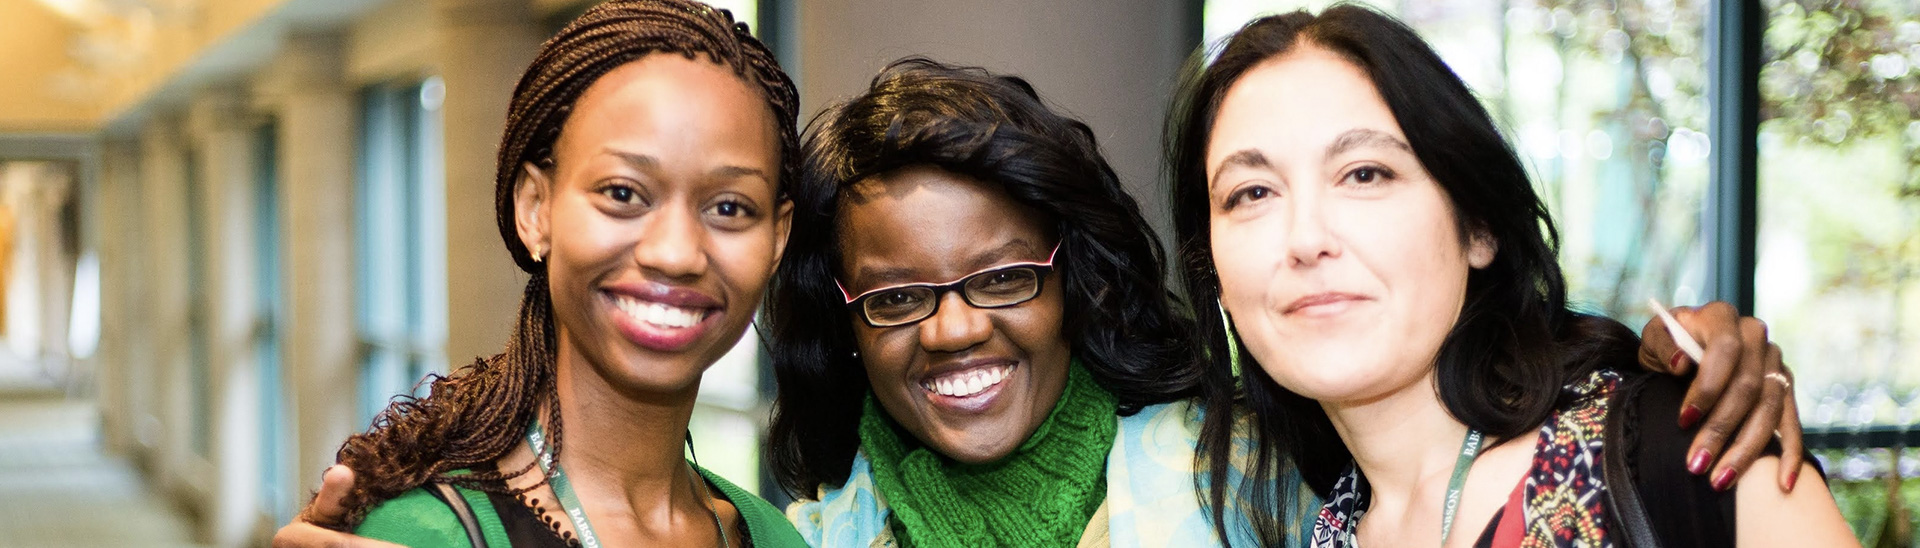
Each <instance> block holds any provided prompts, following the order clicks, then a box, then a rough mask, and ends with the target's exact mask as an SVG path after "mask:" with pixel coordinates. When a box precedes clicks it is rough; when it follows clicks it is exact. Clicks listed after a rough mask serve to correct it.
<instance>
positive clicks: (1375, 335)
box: [1170, 6, 1854, 546]
mask: <svg viewBox="0 0 1920 548" xmlns="http://www.w3.org/2000/svg"><path fill="white" fill-rule="evenodd" d="M1182 98H1183V102H1182V104H1181V106H1180V108H1178V109H1177V111H1176V112H1175V113H1174V114H1173V116H1175V118H1174V119H1175V122H1174V124H1175V127H1174V129H1175V131H1174V132H1173V137H1172V140H1171V142H1170V151H1171V155H1172V161H1171V168H1172V170H1173V174H1174V176H1173V178H1172V185H1173V198H1174V213H1175V225H1176V228H1177V230H1178V239H1179V242H1180V246H1181V252H1182V255H1183V257H1184V258H1185V259H1186V266H1187V268H1186V269H1185V271H1184V274H1185V276H1186V282H1187V289H1188V291H1189V294H1190V295H1191V296H1192V297H1193V299H1194V304H1195V306H1196V308H1197V309H1198V311H1197V316H1198V317H1199V318H1201V319H1202V321H1203V322H1204V323H1205V324H1206V326H1205V328H1204V336H1205V337H1206V339H1207V344H1206V348H1207V349H1208V350H1210V353H1211V355H1212V356H1213V357H1214V358H1215V360H1216V362H1218V363H1217V364H1216V366H1217V367H1220V368H1227V367H1235V366H1237V367H1238V368H1239V370H1240V372H1241V377H1240V380H1241V382H1242V384H1243V385H1244V387H1245V393H1244V399H1243V400H1242V401H1240V402H1237V403H1238V404H1240V405H1243V406H1244V407H1245V408H1247V409H1248V410H1249V411H1250V412H1251V414H1252V416H1253V422H1254V424H1255V428H1254V430H1255V432H1256V433H1257V435H1256V438H1257V439H1258V440H1259V441H1258V446H1259V447H1261V450H1260V451H1259V452H1261V453H1266V452H1269V451H1283V452H1285V454H1286V455H1287V456H1288V457H1290V459H1289V460H1290V461H1291V462H1292V463H1294V464H1296V465H1297V468H1298V471H1299V473H1300V475H1301V476H1302V477H1303V478H1304V480H1305V483H1306V484H1307V485H1309V486H1311V488H1312V490H1313V492H1314V493H1315V494H1317V495H1318V496H1319V497H1321V498H1323V499H1324V504H1323V505H1322V506H1321V507H1320V508H1319V510H1318V512H1317V513H1316V514H1314V515H1312V516H1258V517H1257V518H1258V519H1260V520H1265V523H1264V524H1263V525H1262V527H1263V528H1264V529H1268V530H1270V529H1273V528H1276V527H1284V526H1288V525H1292V524H1297V523H1301V522H1304V521H1306V520H1309V519H1310V520H1312V523H1313V539H1312V545H1314V546H1355V545H1358V544H1359V543H1361V542H1365V543H1366V544H1369V545H1388V546H1406V545H1425V546H1432V545H1434V544H1435V543H1436V541H1437V542H1438V543H1439V544H1441V545H1444V546H1520V545H1527V546H1542V545H1545V546H1554V545H1562V546H1596V545H1612V544H1633V545H1659V544H1667V545H1683V546H1706V545H1732V544H1736V543H1737V544H1739V545H1743V546H1747V545H1792V546H1838V545H1845V544H1850V543H1853V542H1854V541H1853V537H1852V535H1851V534H1849V533H1848V531H1847V529H1846V526H1845V522H1844V521H1843V520H1842V519H1841V518H1840V515H1839V513H1838V510H1837V509H1836V508H1835V506H1834V502H1833V500H1832V498H1831V495H1830V494H1828V493H1827V491H1826V489H1825V485H1824V484H1823V483H1821V482H1818V481H1816V482H1811V483H1799V484H1798V488H1797V489H1795V488H1793V487H1794V484H1795V480H1796V479H1797V477H1798V476H1799V474H1800V473H1801V472H1802V471H1803V470H1808V471H1810V470H1812V468H1811V466H1810V465H1809V466H1805V467H1803V466H1801V465H1799V464H1797V462H1796V461H1795V460H1794V459H1791V458H1780V457H1781V453H1782V450H1781V448H1780V447H1778V446H1773V447H1771V448H1770V450H1769V452H1768V454H1767V456H1764V457H1761V458H1759V459H1758V460H1757V461H1752V464H1751V468H1746V469H1741V468H1739V467H1740V466H1745V465H1744V464H1741V463H1740V462H1739V461H1738V460H1734V461H1731V462H1724V463H1723V464H1722V465H1721V466H1720V467H1719V468H1718V469H1716V470H1714V471H1713V473H1712V474H1711V475H1703V473H1705V472H1707V469H1708V467H1709V464H1711V463H1712V462H1713V460H1714V459H1713V454H1712V448H1706V449H1699V448H1695V449H1692V450H1690V449H1689V448H1688V439H1689V438H1690V437H1691V435H1690V434H1688V433H1686V432H1685V431H1684V430H1683V429H1682V427H1680V426H1676V425H1675V424H1674V422H1673V421H1672V420H1671V417H1673V416H1674V414H1676V413H1680V409H1681V407H1682V401H1683V395H1684V393H1685V391H1686V388H1685V387H1683V386H1680V385H1679V384H1678V383H1677V382H1674V381H1673V380H1672V379H1669V378H1664V377H1662V378H1648V377H1647V376H1645V375H1643V374H1637V373H1635V372H1634V371H1633V369H1635V366H1634V362H1635V361H1636V356H1635V349H1636V347H1637V346H1639V345H1640V343H1639V341H1637V340H1636V339H1635V337H1634V336H1633V333H1632V332H1631V331H1629V330H1628V329H1626V328H1625V327H1624V326H1621V325H1619V324H1618V323H1616V322H1614V321H1612V320H1609V319H1606V318H1602V317H1597V316H1591V315H1586V314H1581V313H1578V312H1575V311H1573V310H1572V309H1571V308H1570V307H1569V306H1568V303H1567V300H1566V284H1565V281H1564V279H1563V278H1562V276H1561V273H1560V270H1559V267H1558V265H1557V262H1556V258H1557V257H1556V252H1557V249H1556V244H1557V233H1556V232H1555V229H1554V225H1553V221H1552V219H1551V218H1550V217H1549V216H1548V215H1547V212H1546V209H1545V207H1544V206H1543V205H1542V203H1541V201H1540V199H1539V197H1538V196H1537V195H1536V194H1535V193H1534V191H1533V186H1532V184H1531V183H1530V181H1529V180H1528V178H1527V176H1526V173H1525V171H1524V170H1523V169H1522V167H1521V164H1520V161H1519V159H1518V157H1517V156H1516V155H1515V153H1514V151H1513V149H1512V148H1511V147H1510V146H1509V145H1508V144H1507V143H1506V141H1505V140H1504V139H1503V138H1502V137H1501V136H1500V134H1499V132H1498V130H1497V129H1496V127H1495V126H1494V124H1493V123H1492V121H1491V118H1490V117H1489V116H1488V115H1487V113H1486V111H1485V110H1484V109H1483V108H1482V107H1481V106H1480V105H1479V103H1478V102H1477V101H1476V100H1475V99H1474V97H1473V96H1472V94H1471V93H1469V92H1468V91H1467V89H1466V87H1465V85H1463V84H1462V83H1461V82H1460V80H1459V78H1458V77H1457V76H1455V75H1454V74H1453V73H1452V72H1451V71H1449V70H1448V69H1447V66H1446V65H1445V64H1444V63H1443V62H1441V60H1440V58H1439V57H1438V56H1437V55H1436V54H1434V53H1433V51H1432V50H1431V49H1430V48H1429V47H1428V46H1427V45H1426V44H1425V43H1424V42H1423V41H1422V40H1421V39H1420V38H1419V36H1418V35H1416V34H1415V33H1414V32H1413V31H1412V30H1411V29H1408V28H1407V27H1406V26H1404V25H1402V24H1400V23H1399V22H1397V21H1394V20H1392V19H1391V18H1389V17H1387V16H1384V15H1381V14H1379V13H1376V12H1373V11H1371V10H1368V9H1366V8H1361V7H1355V6H1338V7H1334V8H1332V9H1329V10H1327V11H1325V12H1324V13H1322V14H1320V15H1318V16H1315V15H1310V14H1307V13H1305V12H1296V13H1291V14H1286V15H1280V16H1273V17H1268V18H1263V19H1260V20H1256V21H1254V22H1252V23H1249V24H1248V25H1247V26H1245V27H1244V28H1242V29H1241V30H1240V31H1239V32H1237V33H1236V34H1234V35H1233V36H1232V37H1230V38H1229V39H1228V40H1227V41H1226V43H1225V45H1224V46H1223V49H1222V50H1221V51H1220V55H1219V58H1218V60H1217V61H1215V62H1213V63H1212V64H1211V65H1210V66H1208V67H1207V68H1206V69H1205V71H1203V72H1200V73H1198V74H1197V76H1196V77H1195V79H1194V80H1193V81H1192V82H1190V83H1189V84H1188V86H1187V87H1186V88H1185V89H1184V90H1183V95H1182ZM1742 328H1743V329H1744V330H1746V331H1748V332H1749V333H1750V334H1751V333H1755V332H1761V331H1763V330H1764V328H1763V327H1762V326H1760V324H1758V322H1757V321H1746V322H1743V324H1742ZM1242 349H1244V352H1243V351H1242ZM1767 350H1768V351H1769V352H1772V353H1774V354H1775V355H1776V356H1777V352H1778V350H1777V348H1767ZM1236 357H1237V358H1238V359H1237V360H1234V358H1236ZM1229 361H1233V362H1234V363H1231V364H1230V363H1227V362H1229ZM1768 361H1769V362H1770V363H1772V362H1777V357H1772V358H1770V359H1769V360H1768ZM1764 378H1765V381H1764V382H1765V384H1764V387H1765V390H1766V392H1767V393H1768V394H1769V396H1768V398H1763V399H1775V398H1778V397H1780V395H1781V394H1785V393H1787V392H1788V388H1789V385H1790V382H1791V379H1790V378H1789V377H1787V376H1785V375H1784V373H1780V372H1775V373H1773V374H1769V375H1766V376H1765V377H1764ZM1235 403H1236V402H1233V401H1230V400H1214V404H1215V405H1219V406H1225V405H1234V404H1235ZM1683 416H1684V415H1683ZM1696 416H1697V413H1696ZM1683 420H1684V419H1683ZM1743 436H1744V437H1749V438H1755V437H1757V438H1758V439H1759V440H1762V441H1764V440H1765V439H1766V438H1767V437H1768V433H1767V432H1766V431H1765V430H1760V431H1758V432H1754V431H1749V432H1747V433H1746V434H1743ZM1216 447H1218V446H1216ZM1786 453H1787V454H1788V455H1787V456H1790V457H1798V456H1800V450H1799V449H1798V447H1793V448H1791V449H1790V450H1788V451H1786ZM1783 463H1792V464H1784V465H1783ZM1742 471H1750V472H1758V473H1754V474H1750V475H1749V476H1747V477H1745V478H1744V479H1742V478H1740V477H1739V472H1742ZM1775 472H1777V474H1776V473H1775ZM1261 473H1262V474H1263V473H1266V471H1261ZM1260 476H1261V474H1255V475H1254V477H1255V478H1256V479H1257V478H1259V477H1260ZM1776 477H1781V478H1784V483H1785V484H1786V486H1787V489H1788V490H1790V492H1782V489H1779V488H1776V485H1775V484H1774V482H1773V480H1774V478H1776ZM1736 481H1737V483H1736ZM1736 485H1737V486H1738V488H1736ZM1286 495H1288V493H1279V496H1281V497H1284V496H1286ZM1363 518H1364V519H1363ZM1736 518H1737V527H1736Z"/></svg>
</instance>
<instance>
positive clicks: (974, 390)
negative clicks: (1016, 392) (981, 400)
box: [920, 365, 1013, 398]
mask: <svg viewBox="0 0 1920 548" xmlns="http://www.w3.org/2000/svg"><path fill="white" fill-rule="evenodd" d="M1012 372H1013V366H1010V365H1002V366H998V367H989V368H986V369H975V370H972V371H966V372H962V373H957V374H953V375H947V376H944V377H940V378H937V379H932V380H927V381H922V382H921V383H920V387H921V388H925V389H927V391H929V392H933V393H935V394H939V395H942V396H947V397H953V398H964V397H968V396H972V395H975V394H979V393H981V392H985V391H987V389H988V388H993V387H994V385H998V384H1000V381H1003V380H1006V379H1007V375H1008V374H1010V373H1012Z"/></svg>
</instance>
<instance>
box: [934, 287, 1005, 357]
mask: <svg viewBox="0 0 1920 548" xmlns="http://www.w3.org/2000/svg"><path fill="white" fill-rule="evenodd" d="M992 335H993V319H992V318H990V317H988V315H987V311H985V310H981V309H978V308H974V307H973V305H971V304H967V300H966V299H965V298H963V297H961V296H960V292H959V291H951V292H948V293H947V294H945V295H942V296H941V297H940V308H939V309H938V310H934V311H933V315H932V316H928V317H927V319H925V320H921V321H920V347H921V348H924V349H926V350H927V351H928V352H959V351H961V350H966V349H968V348H973V347H974V346H978V345H979V344H981V343H984V342H987V338H988V337H991V336H992Z"/></svg>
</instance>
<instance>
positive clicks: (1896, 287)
mask: <svg viewBox="0 0 1920 548" xmlns="http://www.w3.org/2000/svg"><path fill="white" fill-rule="evenodd" d="M1762 4H1763V6H1764V7H1765V9H1766V10H1767V16H1768V17H1767V28H1766V33H1765V35H1764V38H1763V48H1762V51H1761V55H1762V57H1761V63H1762V65H1761V72H1760V101H1761V104H1760V107H1759V108H1760V120H1761V121H1760V135H1759V152H1760V157H1759V171H1760V173H1759V175H1760V181H1759V183H1760V195H1759V205H1760V218H1759V223H1758V225H1759V234H1758V236H1757V242H1756V243H1757V248H1758V257H1757V263H1758V264H1757V266H1756V268H1755V275H1754V285H1755V291H1754V293H1755V296H1756V299H1757V301H1758V302H1757V303H1756V305H1757V306H1756V309H1757V310H1758V312H1759V314H1760V316H1761V317H1763V318H1765V319H1766V320H1767V322H1768V325H1769V327H1771V328H1772V336H1773V338H1774V339H1775V340H1776V341H1779V343H1780V347H1781V352H1782V353H1783V354H1784V358H1785V359H1786V362H1787V363H1788V364H1789V365H1791V366H1792V367H1793V368H1794V373H1795V376H1796V377H1797V379H1798V387H1797V388H1796V389H1795V396H1797V397H1798V403H1799V405H1800V409H1801V418H1802V420H1803V421H1805V423H1806V425H1807V427H1808V428H1809V429H1810V430H1816V431H1818V430H1826V431H1829V432H1835V431H1837V432H1840V433H1854V432H1879V433H1881V434H1887V433H1894V432H1899V431H1903V430H1909V431H1910V430H1913V429H1915V428H1916V427H1920V170H1917V169H1916V166H1920V72H1916V71H1915V70H1914V69H1915V67H1916V66H1920V20H1916V17H1915V15H1914V14H1915V13H1916V11H1917V10H1920V3H1915V2H1911V1H1887V0H1879V1H1874V0H1868V1H1860V2H1804V1H1782V0H1768V1H1766V2H1762ZM1888 438H1889V437H1888V436H1884V435H1856V434H1842V435H1840V436H1835V437H1834V439H1838V440H1842V443H1845V444H1846V445H1848V446H1847V447H1836V448H1832V449H1829V450H1826V451H1822V452H1820V454H1819V456H1820V458H1821V460H1822V462H1823V463H1824V464H1825V465H1826V466H1827V470H1829V471H1830V472H1829V473H1830V474H1832V475H1833V476H1834V478H1835V481H1834V482H1833V494H1834V499H1835V500H1836V501H1837V502H1839V503H1840V508H1841V510H1842V513H1844V514H1845V515H1846V516H1847V519H1848V521H1849V522H1850V523H1851V524H1852V525H1853V528H1854V532H1855V533H1856V534H1858V535H1860V539H1861V541H1862V542H1863V543H1864V544H1866V545H1868V546H1876V545H1886V544H1887V543H1888V542H1889V541H1890V540H1891V539H1889V538H1882V537H1883V536H1885V535H1887V534H1890V532H1892V531H1896V530H1898V529H1900V527H1899V524H1890V523H1888V520H1889V519H1890V518H1892V516H1897V515H1899V509H1898V506H1905V508H1906V509H1907V512H1909V513H1910V514H1909V515H1911V516H1920V513H1914V512H1912V509H1914V508H1916V507H1920V482H1916V480H1907V481H1905V482H1904V483H1903V484H1901V485H1900V492H1901V496H1898V497H1893V498H1889V497H1888V489H1889V487H1890V486H1892V485H1894V484H1891V483H1890V482H1889V479H1888V478H1890V477H1893V475H1894V473H1895V471H1896V470H1897V471H1898V472H1900V474H1901V477H1907V478H1912V477H1915V476H1916V475H1920V453H1916V452H1915V451H1913V450H1907V451H1905V452H1904V453H1900V452H1896V451H1894V450H1890V449H1889V448H1888V447H1887V445H1886V444H1885V443H1884V441H1883V442H1872V441H1869V440H1876V439H1877V440H1886V439H1888ZM1896 455H1899V457H1900V458H1898V459H1896V458H1895V456H1896ZM1832 471H1837V472H1838V473H1837V474H1834V473H1833V472H1832ZM1913 526H1915V525H1914V524H1909V527H1913ZM1909 530H1911V529H1909Z"/></svg>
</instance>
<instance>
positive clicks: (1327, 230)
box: [1286, 192, 1341, 267]
mask: <svg viewBox="0 0 1920 548" xmlns="http://www.w3.org/2000/svg"><path fill="white" fill-rule="evenodd" d="M1301 194H1302V195H1297V196H1296V197H1295V199H1294V201H1293V215H1292V216H1291V217H1292V218H1291V219H1290V220H1289V221H1288V226H1287V238H1286V245H1287V256H1288V258H1289V259H1291V261H1290V262H1291V263H1292V266H1300V267H1311V266H1315V265H1318V264H1320V261H1321V260H1322V259H1331V258H1334V257H1339V256H1340V251H1341V250H1340V243H1339V241H1338V240H1337V239H1336V238H1334V234H1333V231H1332V230H1331V227H1330V226H1329V225H1328V220H1329V217H1330V216H1329V215H1328V212H1327V208H1326V202H1325V201H1323V200H1320V199H1317V198H1318V197H1317V196H1312V195H1311V194H1314V193H1310V192H1303V193H1301Z"/></svg>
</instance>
